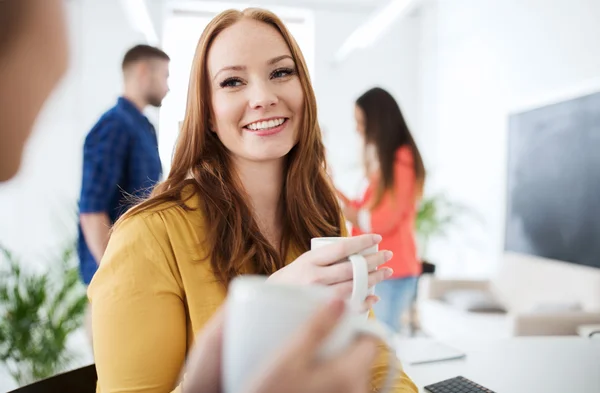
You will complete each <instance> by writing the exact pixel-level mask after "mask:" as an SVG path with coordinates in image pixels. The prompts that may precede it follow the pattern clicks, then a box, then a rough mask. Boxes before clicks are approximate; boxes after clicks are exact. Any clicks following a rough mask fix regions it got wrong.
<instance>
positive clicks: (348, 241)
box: [269, 235, 393, 301]
mask: <svg viewBox="0 0 600 393" xmlns="http://www.w3.org/2000/svg"><path fill="white" fill-rule="evenodd" d="M379 242H381V236H379V235H361V236H356V237H348V238H344V239H343V240H340V241H339V242H335V243H333V244H328V245H326V246H323V247H319V248H317V249H315V250H311V251H307V252H305V253H304V254H302V255H301V256H300V257H298V258H297V259H296V260H295V261H294V262H292V263H290V264H289V265H287V266H286V267H284V268H282V269H280V270H278V271H276V272H275V273H273V274H272V275H271V276H270V277H269V280H270V281H275V282H280V283H288V284H298V285H310V284H320V285H329V286H332V287H334V288H335V290H336V291H337V293H338V294H339V295H340V296H343V297H348V296H350V295H351V294H352V277H353V272H352V263H351V262H350V261H349V260H348V256H350V255H352V254H357V253H359V252H361V251H363V250H365V249H367V248H369V247H372V246H374V245H376V244H379ZM392 256H393V254H392V252H391V251H388V250H381V251H379V252H377V253H375V254H371V255H367V256H365V259H366V260H367V265H368V267H369V272H370V273H369V287H372V286H374V285H376V284H378V283H380V282H381V281H383V280H385V279H386V278H388V277H390V276H391V275H392V273H393V271H392V269H390V268H388V267H385V268H382V269H377V267H379V266H380V265H382V264H384V263H385V262H387V261H389V260H390V259H392ZM367 300H369V299H367ZM370 300H371V301H373V300H376V299H370Z"/></svg>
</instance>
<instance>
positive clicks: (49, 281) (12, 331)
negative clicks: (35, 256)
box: [0, 244, 87, 386]
mask: <svg viewBox="0 0 600 393" xmlns="http://www.w3.org/2000/svg"><path fill="white" fill-rule="evenodd" d="M61 254H62V255H60V257H58V258H57V259H58V260H57V261H51V262H52V263H49V264H48V265H47V266H50V268H49V269H47V270H46V271H43V272H33V271H29V270H26V269H24V268H23V266H22V265H21V264H20V263H19V261H18V260H17V258H16V257H15V256H14V255H13V254H12V253H11V252H10V251H8V250H7V249H6V248H4V247H1V246H0V266H1V268H0V362H2V363H4V366H5V367H6V368H7V369H8V371H9V373H10V375H11V376H12V377H13V378H14V379H15V381H16V382H17V384H18V385H19V386H22V385H25V384H28V383H31V382H34V381H37V380H40V379H44V378H47V377H50V376H52V375H55V374H57V373H59V372H62V371H65V370H66V369H67V368H68V367H69V366H70V364H71V362H72V361H73V360H75V356H76V355H75V354H74V353H72V352H71V351H69V350H68V348H67V339H68V337H69V335H70V334H71V333H72V332H73V331H75V330H76V329H78V328H79V327H80V326H81V325H82V323H83V315H84V312H85V308H86V304H87V298H86V295H85V288H84V286H83V285H82V284H81V283H80V280H79V273H78V269H77V265H76V258H75V248H74V246H73V245H71V244H69V246H68V247H66V248H65V249H64V251H63V252H62V253H61Z"/></svg>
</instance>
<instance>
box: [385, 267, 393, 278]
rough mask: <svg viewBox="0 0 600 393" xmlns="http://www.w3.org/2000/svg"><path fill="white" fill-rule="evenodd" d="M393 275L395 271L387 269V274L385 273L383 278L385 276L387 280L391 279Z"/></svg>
mask: <svg viewBox="0 0 600 393" xmlns="http://www.w3.org/2000/svg"><path fill="white" fill-rule="evenodd" d="M393 273H394V271H393V270H392V269H391V268H389V267H386V268H385V272H383V276H384V277H385V278H388V277H390V276H391V275H392V274H393Z"/></svg>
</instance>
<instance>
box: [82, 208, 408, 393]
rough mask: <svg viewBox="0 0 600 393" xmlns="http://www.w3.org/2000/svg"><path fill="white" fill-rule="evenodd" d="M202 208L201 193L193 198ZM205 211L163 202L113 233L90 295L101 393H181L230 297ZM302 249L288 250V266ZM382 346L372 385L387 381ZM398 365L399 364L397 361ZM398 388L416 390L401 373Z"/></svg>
mask: <svg viewBox="0 0 600 393" xmlns="http://www.w3.org/2000/svg"><path fill="white" fill-rule="evenodd" d="M187 203H188V205H189V206H190V207H197V206H198V205H199V197H198V196H195V197H194V198H192V199H191V200H190V201H188V202H187ZM206 230H207V228H205V226H204V223H203V219H202V215H201V212H200V210H195V211H186V210H184V209H183V208H181V207H178V206H176V205H174V204H173V205H170V206H162V207H159V208H155V209H151V210H149V211H146V212H143V213H140V214H138V215H136V216H134V217H131V218H130V219H128V220H126V221H124V222H123V223H122V224H121V225H120V226H119V227H118V228H117V229H116V230H115V231H114V233H113V234H112V236H111V239H110V242H109V244H108V248H107V249H106V253H105V254H104V257H103V258H102V263H101V264H100V267H99V269H98V271H97V273H96V275H95V276H94V279H93V280H92V283H91V285H90V287H89V290H88V295H89V298H90V301H91V303H92V318H93V328H92V330H93V334H94V356H95V359H96V369H97V372H98V388H97V392H102V393H116V392H127V393H133V392H145V393H159V392H160V393H166V392H181V385H179V384H180V382H181V380H180V372H181V369H182V367H183V365H184V361H185V358H186V354H187V352H188V350H189V349H190V348H191V347H192V344H193V339H194V336H195V335H196V334H197V333H198V332H199V331H200V330H201V329H202V327H203V326H204V324H205V323H206V322H207V321H208V320H209V319H210V317H211V316H212V315H213V313H214V312H215V311H216V310H217V309H218V308H219V306H221V304H222V303H223V301H224V300H225V296H226V292H225V290H224V289H223V286H222V285H221V284H220V283H218V282H217V280H216V279H215V276H214V275H213V273H212V270H211V267H210V263H209V262H208V259H205V257H206V256H207V253H208V252H209V250H206V249H205V248H203V247H202V246H201V245H200V243H201V239H203V234H204V233H205V231H206ZM298 256H299V254H297V253H294V252H293V251H292V252H290V255H288V256H287V259H286V260H287V263H290V262H292V261H294V260H295V259H296V258H297V257H298ZM388 358H389V353H388V351H387V349H386V348H385V347H384V346H382V350H381V353H380V355H379V356H378V358H377V361H376V363H375V364H374V365H373V379H372V381H373V385H374V391H377V389H376V387H377V386H381V385H382V384H383V383H384V380H385V377H386V373H387V362H388ZM398 367H399V369H400V365H398ZM392 391H393V392H397V393H399V392H405V393H408V392H415V393H416V392H417V388H416V387H415V385H414V384H413V383H412V381H411V380H410V379H409V378H408V377H407V376H406V375H405V374H404V373H403V372H401V371H400V372H399V373H398V377H397V379H396V382H395V387H394V389H392Z"/></svg>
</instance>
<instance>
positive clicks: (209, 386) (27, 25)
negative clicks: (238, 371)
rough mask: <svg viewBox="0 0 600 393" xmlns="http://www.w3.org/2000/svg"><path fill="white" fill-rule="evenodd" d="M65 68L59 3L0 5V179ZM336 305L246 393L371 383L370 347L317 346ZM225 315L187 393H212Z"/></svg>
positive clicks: (197, 352)
mask: <svg viewBox="0 0 600 393" xmlns="http://www.w3.org/2000/svg"><path fill="white" fill-rule="evenodd" d="M67 67H68V45H67V32H66V26H65V19H64V10H63V1H62V0H27V1H22V0H7V1H6V0H5V1H0V86H2V89H0V181H7V180H9V179H10V178H12V177H13V176H14V175H15V174H16V173H17V171H18V169H19V166H20V163H21V157H22V154H23V150H24V147H25V143H26V141H27V139H28V137H29V135H30V133H31V129H32V127H33V124H34V121H35V119H36V117H37V115H38V113H39V111H40V110H41V108H42V106H43V104H44V102H45V101H46V99H47V98H48V96H49V95H50V93H51V92H52V90H53V88H54V87H55V86H56V84H57V83H58V81H59V80H60V78H61V77H62V76H63V75H64V73H65V72H66V70H67ZM342 311H343V303H342V302H341V301H340V300H337V301H333V302H331V303H330V304H328V305H325V306H323V308H322V309H321V311H320V312H319V313H317V314H316V315H315V316H314V318H313V319H312V320H311V321H310V322H309V323H308V324H307V325H306V326H305V327H304V329H302V330H300V331H299V332H297V334H296V337H295V339H294V340H292V341H291V342H290V343H289V345H288V346H287V347H286V348H282V349H281V352H280V354H279V355H278V356H276V357H275V358H274V359H273V360H274V361H275V360H277V362H273V363H272V364H266V365H265V366H264V367H263V370H264V371H263V372H262V373H261V374H259V375H256V376H255V378H254V380H253V381H252V382H251V384H249V386H248V391H247V392H246V393H276V392H281V391H286V390H287V391H288V392H292V391H291V390H289V389H290V386H291V385H289V382H290V378H291V381H293V387H294V388H295V389H296V390H294V391H293V392H296V391H298V392H315V393H320V392H323V393H325V392H355V391H357V390H356V389H357V387H361V386H363V385H364V383H365V381H366V380H367V379H368V378H369V373H368V367H367V366H368V365H369V364H370V363H371V362H372V360H373V358H374V356H375V343H374V342H373V341H372V340H368V339H362V340H359V341H357V342H356V343H354V345H353V346H352V347H351V348H350V349H349V350H348V351H347V352H346V353H344V354H343V356H341V357H339V358H336V359H332V360H331V361H328V362H322V361H318V360H317V359H316V348H318V347H319V346H320V344H321V343H322V341H323V340H324V338H325V337H326V336H327V335H328V334H329V333H331V331H332V330H333V328H334V327H335V326H336V323H337V321H338V320H339V318H340V316H341V314H342ZM222 328H223V314H222V312H221V311H219V312H218V313H217V314H216V315H215V316H214V317H213V318H212V319H211V320H210V321H209V322H208V323H207V325H206V327H205V329H204V330H203V331H202V332H200V334H199V335H198V336H197V339H196V341H197V345H196V346H195V347H194V348H193V349H192V350H191V351H190V356H189V362H188V365H187V367H186V376H187V377H186V388H185V392H186V393H188V392H199V393H212V392H215V393H218V392H220V391H221V388H220V372H221V371H220V367H221V364H220V348H221V339H222Z"/></svg>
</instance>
